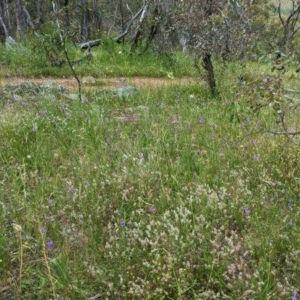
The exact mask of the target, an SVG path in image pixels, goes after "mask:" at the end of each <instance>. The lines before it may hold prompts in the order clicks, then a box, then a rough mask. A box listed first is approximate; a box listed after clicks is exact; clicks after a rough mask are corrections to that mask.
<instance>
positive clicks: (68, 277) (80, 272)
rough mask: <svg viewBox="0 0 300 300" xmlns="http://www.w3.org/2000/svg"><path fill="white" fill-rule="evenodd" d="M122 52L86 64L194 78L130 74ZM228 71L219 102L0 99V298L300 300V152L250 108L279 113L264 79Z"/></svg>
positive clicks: (220, 72) (136, 66)
mask: <svg viewBox="0 0 300 300" xmlns="http://www.w3.org/2000/svg"><path fill="white" fill-rule="evenodd" d="M118 51H120V50H118ZM118 51H117V54H115V55H114V56H112V58H111V61H110V63H105V62H106V59H107V58H105V55H106V54H105V53H104V54H103V55H104V58H103V57H102V56H101V53H100V52H99V53H98V54H96V56H95V61H94V62H92V63H91V65H90V66H89V67H87V68H89V70H93V69H94V70H96V69H97V68H98V66H100V65H103V66H102V68H101V70H105V68H106V67H107V68H108V67H109V68H111V70H113V71H111V73H109V72H108V73H106V74H103V75H106V76H108V75H109V74H111V75H120V74H122V75H126V74H127V75H132V73H135V74H136V75H151V76H158V75H161V76H162V75H163V76H165V75H166V74H169V73H171V74H173V75H174V76H180V75H186V74H188V73H189V74H192V75H193V76H195V72H194V70H193V69H192V63H191V62H190V61H189V60H188V58H184V57H182V56H179V58H178V60H177V62H176V63H174V61H172V64H171V63H170V65H168V63H167V62H166V59H165V58H164V59H161V60H156V61H153V57H152V58H151V57H150V56H149V57H148V58H147V57H146V58H145V60H143V57H141V58H140V61H138V60H137V58H135V59H132V61H131V62H130V63H131V64H130V65H127V66H126V64H127V63H126V59H125V58H122V63H121V62H120V63H116V61H118V60H117V58H116V57H118V55H119V54H118ZM113 58H114V59H113ZM150 58H151V60H150ZM13 59H15V60H16V59H17V58H16V57H14V58H13ZM98 59H99V60H98ZM120 60H121V59H120ZM185 60H186V61H185ZM150 61H151V63H150ZM181 62H186V63H181ZM14 63H15V62H14V61H11V65H9V64H8V63H6V65H5V67H6V70H7V71H8V70H11V74H14V75H16V69H15V70H14V69H13V68H12V66H14ZM27 63H28V62H27ZM2 64H3V65H4V64H5V63H4V62H3V61H2ZM147 65H149V70H148V69H147ZM28 66H29V65H28ZM28 66H27V65H26V66H25V65H24V68H23V69H22V68H19V69H18V70H19V71H20V70H22V71H23V73H24V74H23V75H30V73H29V69H30V68H29V67H28ZM141 66H142V67H141ZM118 68H119V70H118ZM268 68H269V66H267V65H264V66H258V65H254V64H250V65H248V67H247V70H248V71H247V72H250V73H251V72H252V73H251V74H252V76H254V77H256V76H258V75H259V76H262V77H263V78H268V75H267V74H266V73H265V70H268ZM2 70H3V69H2ZM32 70H35V71H34V72H35V73H36V74H40V75H41V71H39V69H38V68H37V67H36V68H35V67H32ZM49 70H50V68H49ZM134 70H136V71H134ZM157 70H160V72H157ZM176 70H177V71H176ZM180 70H181V71H180ZM254 70H255V71H254ZM258 70H259V71H258ZM138 71H140V73H139V72H138ZM216 71H217V79H218V83H219V92H220V95H219V97H217V98H211V96H210V95H209V92H208V89H207V87H206V85H205V84H204V83H199V84H190V85H185V86H180V85H176V84H170V85H169V86H167V87H161V88H159V87H157V88H148V87H147V86H145V87H144V88H141V89H139V90H138V91H137V92H136V93H134V94H132V95H129V96H121V97H120V96H118V95H115V94H112V93H102V92H99V91H97V90H96V89H94V90H90V91H85V92H84V95H85V97H86V101H83V102H80V101H78V100H72V99H70V98H69V97H68V96H65V95H57V96H56V97H49V95H41V96H40V97H31V96H22V97H21V98H18V99H17V101H16V99H13V100H12V98H5V95H3V94H1V95H2V96H1V97H2V98H1V99H2V100H1V119H0V139H1V143H0V195H1V198H0V216H1V217H0V230H1V232H2V234H1V235H0V298H1V297H3V299H43V298H44V299H90V300H92V299H141V298H144V299H291V297H294V298H292V299H294V300H295V299H298V298H297V297H298V296H297V295H298V289H299V284H300V282H299V281H300V269H299V266H300V257H299V249H300V237H299V236H300V235H299V233H300V229H299V228H300V226H299V225H300V220H299V213H300V206H299V195H300V189H299V188H300V186H299V179H300V177H299V175H300V174H299V167H298V161H299V146H298V145H296V144H295V143H293V142H297V141H296V140H293V142H291V141H290V140H289V138H287V136H286V135H281V134H274V133H270V132H273V131H276V132H281V131H282V128H281V127H280V124H278V122H277V121H278V116H277V115H276V114H275V113H274V109H272V108H270V107H269V105H268V106H266V107H265V108H263V109H261V110H260V111H259V112H255V111H254V109H253V107H250V104H249V103H251V105H252V104H253V101H255V100H257V98H258V97H261V98H262V99H263V100H265V101H271V100H270V96H269V94H268V95H263V92H262V90H263V87H264V86H263V85H262V84H265V82H266V81H264V80H265V79H264V80H262V83H261V85H260V86H259V87H258V88H257V89H258V90H256V89H255V88H254V87H253V86H252V85H251V84H249V85H248V84H245V83H243V82H241V80H239V79H238V75H239V72H240V71H241V70H240V69H239V67H238V64H234V63H233V64H230V65H227V66H226V68H224V66H223V65H221V64H220V65H216ZM52 72H53V74H55V70H53V69H51V72H50V73H52ZM67 72H68V70H67V69H65V70H63V71H61V73H60V75H61V74H64V75H66V74H67ZM129 72H131V73H129ZM176 72H177V73H176ZM35 73H33V75H34V74H35ZM79 73H80V74H83V73H84V66H82V67H81V69H80V71H79ZM53 74H51V75H53ZM3 75H4V74H2V76H3ZM19 75H20V74H19ZM23 75H22V76H23ZM100 75H101V73H100ZM287 79H288V78H286V80H287ZM274 80H275V79H274ZM297 82H298V81H297V79H294V83H297ZM271 83H272V81H271ZM294 83H293V81H290V84H294ZM257 84H258V85H259V83H257ZM268 88H269V86H265V90H266V91H267V89H268ZM251 89H252V90H251ZM272 91H273V90H272ZM256 93H257V94H256ZM274 97H275V98H276V99H275V100H276V101H277V100H280V99H279V98H280V95H278V94H274ZM254 98H255V99H254ZM253 99H254V100H253ZM275 100H274V99H273V100H272V101H274V102H276V101H275ZM297 126H298V124H297V123H296V125H295V127H294V128H293V130H294V129H297V128H298V127H297Z"/></svg>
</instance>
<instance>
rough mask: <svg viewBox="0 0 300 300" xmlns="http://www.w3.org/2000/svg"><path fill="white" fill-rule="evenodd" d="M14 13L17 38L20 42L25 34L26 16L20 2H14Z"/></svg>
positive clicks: (16, 0) (19, 0)
mask: <svg viewBox="0 0 300 300" xmlns="http://www.w3.org/2000/svg"><path fill="white" fill-rule="evenodd" d="M15 13H16V21H17V37H18V38H19V39H21V40H22V39H24V38H25V33H26V16H25V14H24V10H23V2H22V0H15Z"/></svg>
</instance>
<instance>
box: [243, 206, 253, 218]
mask: <svg viewBox="0 0 300 300" xmlns="http://www.w3.org/2000/svg"><path fill="white" fill-rule="evenodd" d="M250 213H251V210H250V208H249V207H246V208H244V214H245V215H247V216H248V215H250Z"/></svg>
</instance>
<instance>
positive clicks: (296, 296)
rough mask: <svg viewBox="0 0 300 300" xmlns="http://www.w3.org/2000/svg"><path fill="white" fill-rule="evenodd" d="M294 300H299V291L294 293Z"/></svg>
mask: <svg viewBox="0 0 300 300" xmlns="http://www.w3.org/2000/svg"><path fill="white" fill-rule="evenodd" d="M292 300H298V292H297V291H293V293H292Z"/></svg>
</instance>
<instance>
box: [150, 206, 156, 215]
mask: <svg viewBox="0 0 300 300" xmlns="http://www.w3.org/2000/svg"><path fill="white" fill-rule="evenodd" d="M154 212H155V207H153V206H151V207H149V213H150V214H153V213H154Z"/></svg>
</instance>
